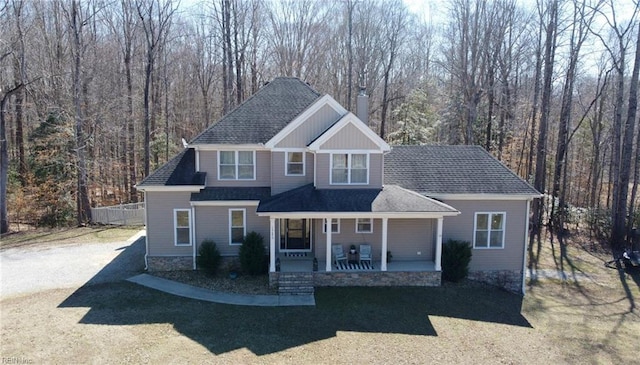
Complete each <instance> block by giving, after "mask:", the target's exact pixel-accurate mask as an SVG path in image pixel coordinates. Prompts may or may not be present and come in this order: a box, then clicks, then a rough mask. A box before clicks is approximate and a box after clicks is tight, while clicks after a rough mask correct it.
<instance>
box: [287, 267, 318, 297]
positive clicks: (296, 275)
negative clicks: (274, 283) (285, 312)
mask: <svg viewBox="0 0 640 365" xmlns="http://www.w3.org/2000/svg"><path fill="white" fill-rule="evenodd" d="M313 293H314V288H313V273H312V272H280V276H279V278H278V294H280V295H309V294H313Z"/></svg>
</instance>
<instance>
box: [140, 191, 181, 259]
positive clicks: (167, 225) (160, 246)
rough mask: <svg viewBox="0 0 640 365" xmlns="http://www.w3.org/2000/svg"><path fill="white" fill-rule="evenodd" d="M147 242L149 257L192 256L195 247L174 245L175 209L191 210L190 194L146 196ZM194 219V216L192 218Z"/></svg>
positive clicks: (163, 193) (168, 193)
mask: <svg viewBox="0 0 640 365" xmlns="http://www.w3.org/2000/svg"><path fill="white" fill-rule="evenodd" d="M145 195H146V201H145V204H146V214H147V242H148V247H149V248H148V250H149V251H148V252H147V253H148V254H149V256H191V255H193V246H176V245H175V244H174V237H175V236H174V231H173V230H174V224H173V210H174V209H191V205H190V204H189V199H190V197H191V193H190V192H152V191H148V192H147V193H146V194H145ZM191 219H193V216H192V217H191Z"/></svg>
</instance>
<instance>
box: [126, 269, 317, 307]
mask: <svg viewBox="0 0 640 365" xmlns="http://www.w3.org/2000/svg"><path fill="white" fill-rule="evenodd" d="M127 281H130V282H132V283H136V284H138V285H142V286H146V287H147V288H151V289H155V290H159V291H162V292H165V293H169V294H173V295H177V296H181V297H185V298H191V299H197V300H204V301H207V302H214V303H222V304H233V305H249V306H258V307H277V306H303V305H311V306H315V305H316V300H315V298H314V296H313V294H311V295H248V294H232V293H221V292H215V291H212V290H208V289H203V288H198V287H195V286H192V285H187V284H182V283H178V282H176V281H173V280H167V279H163V278H158V277H155V276H152V275H148V274H140V275H136V276H133V277H130V278H129V279H127Z"/></svg>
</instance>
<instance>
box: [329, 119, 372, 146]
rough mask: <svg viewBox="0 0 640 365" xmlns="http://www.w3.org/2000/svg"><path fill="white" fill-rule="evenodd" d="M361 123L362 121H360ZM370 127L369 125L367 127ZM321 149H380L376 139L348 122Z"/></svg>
mask: <svg viewBox="0 0 640 365" xmlns="http://www.w3.org/2000/svg"><path fill="white" fill-rule="evenodd" d="M358 123H360V122H358ZM367 128H368V127H367ZM320 149H321V150H378V149H380V146H378V145H377V144H376V143H375V142H374V141H372V140H371V139H369V137H367V136H366V135H364V134H363V133H362V131H361V130H359V129H358V128H357V127H356V126H355V125H353V124H352V123H348V124H346V125H345V126H344V127H342V129H340V130H339V131H337V132H336V133H335V135H333V137H331V138H329V140H328V141H326V142H325V143H323V144H322V145H321V146H320Z"/></svg>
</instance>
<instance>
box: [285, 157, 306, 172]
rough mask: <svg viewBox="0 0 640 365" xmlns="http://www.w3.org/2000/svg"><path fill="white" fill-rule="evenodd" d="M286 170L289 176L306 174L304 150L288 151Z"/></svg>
mask: <svg viewBox="0 0 640 365" xmlns="http://www.w3.org/2000/svg"><path fill="white" fill-rule="evenodd" d="M285 160H286V171H285V175H287V176H303V175H304V152H286V153H285Z"/></svg>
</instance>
